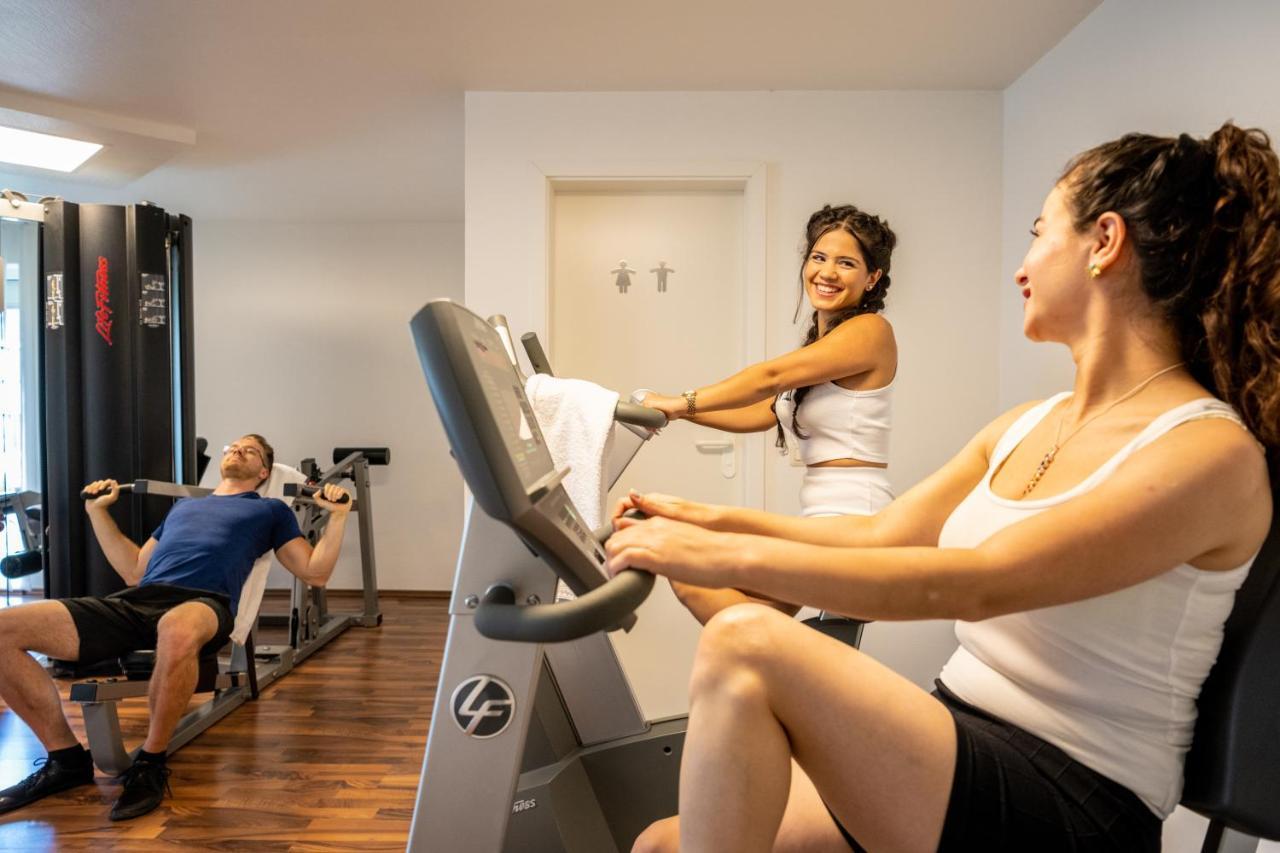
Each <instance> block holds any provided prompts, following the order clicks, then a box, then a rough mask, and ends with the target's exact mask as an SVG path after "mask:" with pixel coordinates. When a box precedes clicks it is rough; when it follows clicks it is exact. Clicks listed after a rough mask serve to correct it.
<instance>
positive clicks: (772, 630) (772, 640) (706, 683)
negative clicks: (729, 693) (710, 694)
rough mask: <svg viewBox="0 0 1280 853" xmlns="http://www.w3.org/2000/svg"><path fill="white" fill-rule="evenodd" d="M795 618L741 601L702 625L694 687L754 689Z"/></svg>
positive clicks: (696, 689)
mask: <svg viewBox="0 0 1280 853" xmlns="http://www.w3.org/2000/svg"><path fill="white" fill-rule="evenodd" d="M790 622H791V620H790V619H789V618H788V617H786V616H784V615H783V614H781V613H779V612H778V611H777V610H774V609H773V608H772V607H767V606H765V605H763V604H737V605H734V606H733V607H729V608H726V609H725V610H722V611H720V612H719V613H717V614H716V615H715V616H713V617H712V618H711V619H710V620H709V621H708V622H707V624H706V626H705V627H704V628H703V629H702V636H701V638H700V640H699V642H698V653H697V656H696V657H695V658H694V665H693V677H692V681H691V683H690V691H691V692H692V693H694V694H698V693H700V692H703V691H706V690H718V691H722V690H725V689H726V688H733V689H735V690H748V691H754V689H755V688H756V686H757V685H759V684H760V683H761V682H762V680H763V679H764V678H766V677H767V671H768V669H769V667H770V665H771V663H772V661H773V658H774V657H775V655H776V650H777V642H778V635H779V634H780V633H782V630H783V629H782V626H783V625H785V624H787V623H790Z"/></svg>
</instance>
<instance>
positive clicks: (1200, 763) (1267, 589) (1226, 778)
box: [1182, 484, 1280, 839]
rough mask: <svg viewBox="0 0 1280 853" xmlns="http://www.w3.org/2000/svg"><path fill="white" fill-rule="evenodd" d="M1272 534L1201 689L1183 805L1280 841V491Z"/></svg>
mask: <svg viewBox="0 0 1280 853" xmlns="http://www.w3.org/2000/svg"><path fill="white" fill-rule="evenodd" d="M1277 485H1280V484H1277ZM1272 500H1273V502H1274V503H1273V506H1274V507H1275V508H1276V509H1275V510H1274V512H1275V515H1274V517H1273V519H1272V522H1271V533H1270V534H1269V535H1268V536H1267V541H1266V543H1265V544H1263V546H1262V551H1261V552H1260V553H1259V554H1258V558H1257V560H1255V561H1254V564H1253V568H1252V569H1250V570H1249V576H1248V578H1247V579H1246V580H1245V582H1244V586H1242V587H1241V588H1240V591H1239V592H1238V593H1236V603H1235V607H1234V608H1233V609H1232V611H1231V617H1230V618H1229V619H1228V620H1227V625H1226V634H1225V636H1224V638H1223V642H1222V651H1221V652H1220V653H1219V654H1218V661H1217V663H1216V664H1214V666H1213V669H1212V671H1210V673H1209V677H1208V679H1206V680H1205V683H1204V688H1203V689H1202V690H1201V692H1200V699H1199V702H1198V705H1199V716H1198V718H1197V720H1196V731H1195V737H1194V740H1193V741H1192V744H1191V751H1190V752H1189V753H1188V754H1187V762H1186V770H1185V772H1184V781H1185V787H1184V788H1183V792H1182V804H1183V805H1184V806H1187V807H1188V808H1191V809H1194V810H1195V811H1198V812H1200V813H1201V814H1203V815H1205V816H1207V817H1210V818H1217V819H1220V820H1221V821H1222V822H1223V823H1225V824H1226V825H1227V826H1228V827H1231V828H1233V829H1238V830H1240V831H1242V832H1246V833H1248V834H1249V835H1254V836H1257V837H1260V838H1270V839H1275V838H1280V488H1277V489H1274V490H1273V494H1272Z"/></svg>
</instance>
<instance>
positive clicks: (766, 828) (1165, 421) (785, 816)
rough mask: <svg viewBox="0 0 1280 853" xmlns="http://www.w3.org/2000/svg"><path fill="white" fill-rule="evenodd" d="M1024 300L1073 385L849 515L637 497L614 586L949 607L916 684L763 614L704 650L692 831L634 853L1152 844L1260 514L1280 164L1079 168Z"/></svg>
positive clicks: (1197, 159) (618, 539) (1271, 389)
mask: <svg viewBox="0 0 1280 853" xmlns="http://www.w3.org/2000/svg"><path fill="white" fill-rule="evenodd" d="M1031 233H1032V239H1031V246H1030V248H1029V249H1028V251H1027V254H1026V257H1025V258H1024V260H1023V263H1022V266H1021V268H1020V269H1019V270H1018V271H1017V274H1016V277H1015V282H1016V285H1017V287H1018V289H1019V291H1020V293H1021V296H1022V300H1023V311H1024V314H1023V331H1024V333H1025V334H1026V335H1027V337H1029V338H1031V339H1032V340H1038V341H1053V342H1058V343H1062V344H1065V345H1066V346H1067V347H1068V348H1069V349H1070V351H1071V354H1072V357H1073V360H1074V361H1075V367H1076V373H1075V382H1074V388H1073V390H1072V391H1071V392H1070V393H1062V394H1057V395H1055V396H1053V397H1050V398H1049V399H1047V400H1044V401H1039V402H1032V403H1027V404H1025V405H1022V406H1019V407H1017V408H1015V409H1013V410H1012V411H1009V412H1007V413H1006V414H1004V415H1002V416H1001V417H999V418H997V419H996V420H995V421H993V422H992V423H991V424H990V425H989V426H987V427H986V428H985V429H983V430H982V431H981V432H980V433H979V434H978V435H977V436H976V437H975V438H974V439H973V440H972V441H970V442H969V444H968V445H967V446H966V447H965V448H964V449H963V450H961V451H960V453H959V454H958V455H957V456H956V457H955V458H953V459H952V460H951V461H950V462H948V463H947V464H946V465H945V466H944V467H943V468H942V469H940V470H939V471H938V472H937V473H935V474H933V475H932V476H930V477H928V478H927V479H925V480H924V481H923V482H922V483H920V484H919V485H917V486H915V487H914V488H912V489H911V490H910V491H908V492H907V493H906V494H904V495H903V496H902V497H900V498H898V499H897V500H896V501H894V502H893V503H892V504H890V505H889V506H888V507H887V508H885V509H884V510H883V511H882V512H880V513H878V514H877V515H875V516H871V517H866V518H857V517H848V516H846V517H841V518H826V519H795V518H787V517H783V516H776V515H770V514H767V513H762V512H758V511H753V510H739V509H729V508H722V507H711V506H706V505H701V504H694V503H688V502H683V501H679V500H677V499H671V498H663V497H648V496H633V497H632V498H630V499H629V500H627V501H624V502H623V506H622V507H621V509H622V510H625V509H629V508H632V507H634V508H636V509H639V510H642V511H644V512H645V513H648V514H649V515H650V516H655V517H651V518H650V519H649V520H646V521H640V522H635V521H632V520H630V519H621V520H619V522H618V525H619V527H620V528H621V529H620V530H619V531H618V532H617V533H616V534H615V535H614V536H613V537H612V538H611V539H610V540H609V543H608V552H609V570H610V571H611V572H614V573H616V572H618V571H620V570H622V569H625V568H628V567H637V568H643V569H647V570H650V571H653V572H655V573H658V574H662V575H665V576H667V577H669V578H671V579H672V580H675V581H677V582H681V583H684V584H690V585H695V586H699V587H708V588H720V587H730V588H737V589H745V590H750V591H752V592H753V593H754V594H756V595H760V596H764V597H769V598H776V599H780V600H785V601H796V602H804V603H807V604H813V605H815V606H821V607H827V608H829V609H833V610H837V611H839V612H843V613H849V614H851V615H854V616H859V617H862V618H867V619H895V620H906V619H939V618H944V619H957V620H960V621H958V622H957V627H956V633H957V636H958V638H959V640H960V647H959V649H957V651H956V652H955V654H954V655H953V656H952V658H951V660H950V661H949V662H948V663H947V665H946V667H945V668H944V669H943V671H942V673H941V676H940V678H939V680H938V682H937V689H936V690H935V691H934V692H933V693H932V694H929V693H926V692H925V691H923V690H921V689H920V688H918V687H917V686H915V685H914V684H912V683H910V682H908V681H907V680H906V679H905V678H903V677H901V676H899V675H897V674H896V673H894V672H892V671H890V670H889V669H887V668H886V667H884V666H882V665H880V664H879V663H877V662H876V661H874V660H872V659H871V658H869V657H867V656H866V655H864V654H862V653H860V652H859V651H857V650H856V649H852V648H849V647H848V646H845V645H843V644H840V643H838V642H835V641H833V640H831V639H829V638H827V637H824V636H822V635H820V634H819V633H817V632H814V631H810V630H807V629H805V628H803V627H801V626H799V625H797V624H796V623H795V622H794V621H793V620H791V619H788V618H785V617H783V616H782V615H781V614H779V613H778V612H777V611H776V610H773V609H771V608H767V607H762V606H759V605H755V604H742V605H738V606H733V607H729V608H727V609H726V610H724V611H722V612H720V613H718V614H716V615H715V617H714V618H712V619H711V621H710V622H709V624H708V625H707V628H706V630H704V632H703V635H702V640H701V643H700V645H699V649H698V657H697V661H696V663H695V669H694V674H693V679H692V683H691V687H690V690H691V712H690V723H689V731H688V739H687V742H686V745H685V752H684V759H683V760H684V764H683V767H682V771H681V780H680V816H679V818H678V819H677V818H672V819H669V820H667V821H663V822H660V823H657V824H654V825H653V826H652V827H650V828H649V829H648V830H647V831H646V832H645V833H644V834H643V835H642V836H641V838H640V840H639V841H638V842H637V845H636V849H637V850H645V851H647V850H673V849H676V848H677V846H678V847H679V849H680V850H682V851H685V853H693V851H703V850H735V851H752V850H770V849H783V850H795V849H805V850H817V849H823V850H840V849H845V850H847V849H850V848H853V849H862V848H863V847H865V848H867V849H871V850H907V851H913V850H919V851H932V850H946V851H955V850H1033V849H1034V850H1074V851H1086V850H1090V851H1091V850H1116V851H1121V850H1123V851H1137V850H1158V849H1159V847H1160V833H1161V821H1162V820H1163V818H1164V817H1166V816H1167V815H1168V814H1169V813H1170V812H1171V811H1172V810H1173V808H1174V806H1175V805H1176V804H1177V803H1178V800H1179V797H1180V792H1181V785H1182V764H1183V758H1184V756H1185V754H1186V751H1187V748H1188V746H1189V745H1190V742H1191V736H1192V732H1193V729H1194V725H1195V719H1196V704H1195V703H1196V697H1197V695H1198V694H1199V691H1200V687H1201V685H1202V683H1203V681H1204V678H1205V676H1206V675H1207V673H1208V672H1209V669H1210V667H1211V666H1212V665H1213V662H1214V660H1215V658H1216V656H1217V653H1218V650H1219V648H1220V646H1221V642H1222V631H1223V624H1224V622H1225V620H1226V618H1227V616H1228V614H1229V613H1230V611H1231V608H1232V604H1233V601H1234V597H1235V592H1236V590H1237V589H1239V587H1240V585H1241V584H1242V583H1243V581H1244V578H1245V576H1246V574H1247V573H1248V571H1249V568H1250V566H1251V564H1252V562H1253V560H1254V558H1255V556H1256V555H1257V552H1258V549H1259V547H1260V546H1261V544H1262V542H1263V540H1264V538H1265V536H1266V534H1267V531H1268V528H1269V526H1270V523H1271V514H1272V505H1271V487H1270V485H1269V482H1268V470H1267V461H1266V455H1265V451H1267V450H1269V451H1270V452H1272V453H1274V452H1275V451H1276V449H1277V447H1280V335H1278V334H1277V329H1280V161H1277V157H1276V154H1275V152H1274V150H1273V149H1272V147H1271V143H1270V140H1269V139H1268V138H1267V136H1266V134H1264V133H1263V132H1261V131H1259V130H1242V129H1240V128H1238V127H1236V126H1234V125H1232V124H1230V123H1228V124H1226V125H1223V126H1222V127H1221V128H1220V129H1219V130H1217V131H1216V132H1215V133H1214V134H1213V135H1212V136H1210V137H1209V138H1208V139H1206V140H1199V139H1193V138H1191V137H1189V136H1187V135H1185V134H1184V135H1182V136H1179V137H1176V138H1159V137H1153V136H1147V135H1138V134H1132V135H1128V136H1125V137H1123V138H1121V139H1118V140H1115V141H1113V142H1108V143H1106V144H1104V145H1100V146H1098V147H1096V148H1093V149H1091V150H1089V151H1086V152H1084V153H1083V154H1081V155H1079V156H1078V157H1076V158H1075V159H1074V160H1073V161H1072V162H1071V163H1070V164H1069V165H1068V166H1067V168H1066V169H1065V171H1064V172H1063V174H1062V175H1061V177H1060V178H1059V180H1058V181H1057V183H1056V184H1055V185H1054V186H1053V188H1052V191H1051V192H1050V193H1049V195H1048V197H1047V198H1046V200H1045V202H1044V205H1043V208H1042V209H1041V212H1040V215H1039V216H1037V217H1036V219H1035V222H1034V223H1033V226H1032V229H1031Z"/></svg>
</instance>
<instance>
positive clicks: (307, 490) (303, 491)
mask: <svg viewBox="0 0 1280 853" xmlns="http://www.w3.org/2000/svg"><path fill="white" fill-rule="evenodd" d="M320 489H321V487H320V486H308V485H305V484H302V483H285V484H284V496H285V497H286V498H296V497H304V498H314V497H315V496H316V495H317V494H319V493H320ZM350 501H351V495H349V494H346V495H343V496H342V497H341V498H339V499H338V500H336V501H334V503H336V504H338V505H339V506H342V505H344V504H347V503H349V502H350Z"/></svg>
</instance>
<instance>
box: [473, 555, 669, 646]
mask: <svg viewBox="0 0 1280 853" xmlns="http://www.w3.org/2000/svg"><path fill="white" fill-rule="evenodd" d="M651 589H653V575H651V574H650V573H649V572H645V571H640V570H634V569H628V570H626V571H624V572H621V573H620V574H618V575H617V576H616V577H614V578H613V579H612V580H610V581H609V582H608V583H606V584H604V585H602V586H598V587H596V588H595V589H593V590H591V591H590V592H588V593H585V594H583V595H580V596H578V597H577V598H575V599H573V600H572V601H561V602H559V603H557V604H531V605H527V606H523V607H522V606H520V605H518V604H516V594H515V591H514V590H512V589H511V587H509V586H507V585H506V584H495V585H494V586H491V587H489V589H488V590H487V591H486V592H485V594H484V598H482V599H481V600H480V603H479V604H478V605H477V606H476V616H475V626H476V630H477V631H479V632H480V634H481V635H482V636H485V637H488V638H489V639H491V640H509V641H512V642H517V643H563V642H566V641H568V640H576V639H578V638H579V637H586V636H589V635H591V634H595V633H598V632H600V631H612V630H614V629H616V628H618V627H619V626H620V625H621V624H623V623H624V621H625V620H627V619H628V617H630V616H631V615H632V614H633V613H634V612H635V609H636V608H637V607H639V606H640V605H641V604H642V603H643V602H644V600H645V599H646V598H647V597H648V596H649V590H651Z"/></svg>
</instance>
